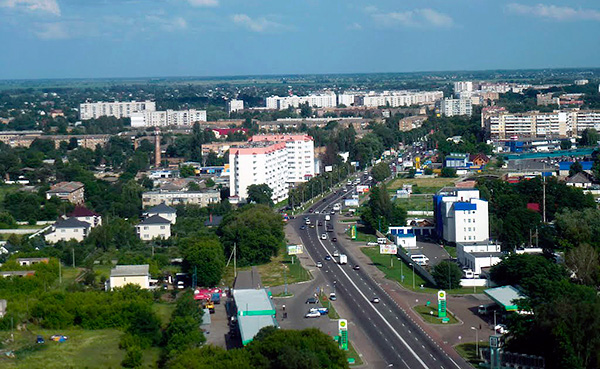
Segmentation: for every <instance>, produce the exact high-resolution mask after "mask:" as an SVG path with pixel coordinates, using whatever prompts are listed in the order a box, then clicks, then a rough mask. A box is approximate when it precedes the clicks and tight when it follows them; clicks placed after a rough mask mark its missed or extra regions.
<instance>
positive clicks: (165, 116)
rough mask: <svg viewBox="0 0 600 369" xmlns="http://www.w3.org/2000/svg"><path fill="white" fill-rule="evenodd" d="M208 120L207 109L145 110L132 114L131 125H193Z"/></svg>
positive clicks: (136, 126) (134, 126) (137, 126)
mask: <svg viewBox="0 0 600 369" xmlns="http://www.w3.org/2000/svg"><path fill="white" fill-rule="evenodd" d="M196 122H206V110H196V109H188V110H166V111H143V112H136V113H133V114H131V127H133V128H139V127H167V126H191V125H193V124H194V123H196Z"/></svg>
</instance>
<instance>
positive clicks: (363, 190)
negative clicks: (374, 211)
mask: <svg viewBox="0 0 600 369" xmlns="http://www.w3.org/2000/svg"><path fill="white" fill-rule="evenodd" d="M356 192H358V193H367V192H369V186H365V185H360V186H356Z"/></svg>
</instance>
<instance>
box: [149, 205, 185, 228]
mask: <svg viewBox="0 0 600 369" xmlns="http://www.w3.org/2000/svg"><path fill="white" fill-rule="evenodd" d="M154 215H158V216H159V217H161V218H163V219H166V220H168V221H169V222H171V224H175V223H176V222H177V210H175V208H172V207H170V206H168V205H166V204H165V203H164V202H163V203H160V204H159V205H156V206H153V207H151V208H150V209H148V210H146V211H145V212H144V217H146V218H149V217H152V216H154Z"/></svg>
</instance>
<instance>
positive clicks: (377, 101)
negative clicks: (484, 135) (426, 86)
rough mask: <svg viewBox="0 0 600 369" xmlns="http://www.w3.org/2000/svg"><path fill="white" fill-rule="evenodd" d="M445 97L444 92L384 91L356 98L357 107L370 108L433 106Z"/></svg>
mask: <svg viewBox="0 0 600 369" xmlns="http://www.w3.org/2000/svg"><path fill="white" fill-rule="evenodd" d="M443 97H444V93H443V92H442V91H383V92H369V93H367V94H363V95H357V96H356V97H355V101H356V105H362V106H366V107H370V108H376V107H379V106H389V107H392V108H396V107H400V106H411V105H422V104H432V103H435V102H436V101H439V100H440V99H442V98H443Z"/></svg>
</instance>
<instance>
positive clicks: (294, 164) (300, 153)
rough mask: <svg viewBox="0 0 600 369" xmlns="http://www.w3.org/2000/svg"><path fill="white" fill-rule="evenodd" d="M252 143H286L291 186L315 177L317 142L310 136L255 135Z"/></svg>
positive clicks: (251, 140) (288, 180)
mask: <svg viewBox="0 0 600 369" xmlns="http://www.w3.org/2000/svg"><path fill="white" fill-rule="evenodd" d="M250 142H285V147H286V149H287V152H288V156H287V165H288V172H287V173H288V179H287V182H288V184H289V185H290V186H293V185H294V184H296V183H298V182H305V181H307V180H309V179H310V178H312V177H313V176H314V175H315V167H314V163H315V141H314V140H313V138H312V137H310V136H309V135H302V134H295V135H254V136H252V138H251V139H250Z"/></svg>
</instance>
